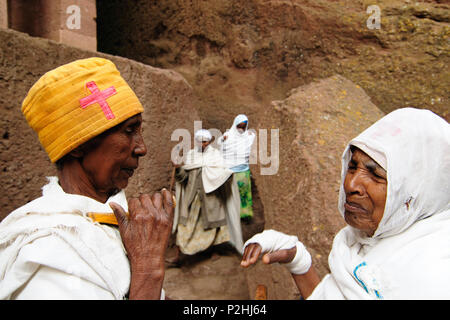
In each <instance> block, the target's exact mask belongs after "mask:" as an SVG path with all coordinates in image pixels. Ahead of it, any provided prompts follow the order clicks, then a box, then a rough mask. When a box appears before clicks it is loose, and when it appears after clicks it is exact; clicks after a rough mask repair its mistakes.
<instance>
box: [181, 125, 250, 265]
mask: <svg viewBox="0 0 450 320" xmlns="http://www.w3.org/2000/svg"><path fill="white" fill-rule="evenodd" d="M194 140H195V147H194V148H193V149H192V150H190V151H189V152H188V154H187V155H186V157H185V164H183V165H175V167H176V171H175V181H176V183H175V190H176V203H177V204H178V205H177V206H176V207H175V218H174V224H173V229H172V231H173V233H175V232H176V245H177V248H178V250H181V252H182V253H183V254H186V255H193V254H196V253H198V252H201V251H204V250H206V249H207V248H209V247H211V246H214V245H218V244H221V243H224V242H228V241H229V242H231V244H232V245H233V246H234V247H235V248H236V249H237V251H238V252H239V253H242V246H243V240H242V232H241V226H240V220H239V207H237V206H236V205H235V203H236V198H237V199H238V198H239V193H238V190H237V186H234V185H233V184H232V181H233V179H232V173H233V171H231V170H230V169H229V168H228V167H227V166H226V165H225V163H224V159H223V157H222V155H221V153H220V151H219V150H217V149H215V148H213V147H212V146H211V145H210V144H211V143H212V142H213V139H212V136H211V133H210V132H209V131H208V130H205V129H201V130H198V131H196V132H195V136H194ZM237 201H238V200H237ZM173 262H179V252H178V253H177V255H176V258H175V259H174V261H173Z"/></svg>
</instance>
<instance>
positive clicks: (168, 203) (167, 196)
mask: <svg viewBox="0 0 450 320" xmlns="http://www.w3.org/2000/svg"><path fill="white" fill-rule="evenodd" d="M161 193H162V198H163V203H162V204H163V208H164V211H165V212H166V214H167V218H168V219H169V220H170V221H172V220H173V213H174V211H175V206H174V203H173V195H172V193H171V192H170V191H168V190H167V189H162V191H161Z"/></svg>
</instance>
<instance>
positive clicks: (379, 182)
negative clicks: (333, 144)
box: [344, 148, 387, 236]
mask: <svg viewBox="0 0 450 320" xmlns="http://www.w3.org/2000/svg"><path fill="white" fill-rule="evenodd" d="M352 150H353V154H352V158H351V160H350V162H349V164H348V170H347V175H346V176H345V180H344V191H345V196H346V202H345V204H344V208H345V214H344V217H345V221H346V222H347V224H349V225H350V226H352V227H354V228H356V229H359V230H361V231H364V232H365V233H366V234H367V235H368V236H372V235H373V234H374V232H375V230H376V229H377V227H378V224H379V223H380V221H381V218H382V217H383V213H384V207H385V204H386V192H387V175H386V171H385V170H384V169H383V168H382V167H381V166H379V165H378V164H377V163H376V162H375V161H374V160H373V159H372V158H370V157H369V156H368V155H367V154H365V153H364V152H363V151H361V150H360V149H358V148H354V149H352Z"/></svg>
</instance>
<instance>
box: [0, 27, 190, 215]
mask: <svg viewBox="0 0 450 320" xmlns="http://www.w3.org/2000/svg"><path fill="white" fill-rule="evenodd" d="M0 43H1V44H2V45H1V50H0V92H1V94H0V115H1V116H0V170H1V171H0V172H1V174H0V186H1V187H0V192H1V194H2V201H1V203H0V205H1V207H0V219H2V218H3V217H5V216H6V215H7V214H8V213H9V212H10V211H12V210H13V209H15V208H17V207H19V206H21V205H23V204H25V203H27V202H28V201H30V200H33V199H35V198H36V197H37V196H39V195H40V194H41V190H40V188H41V186H42V185H43V184H45V176H48V175H53V174H55V168H54V165H52V164H51V163H50V161H49V160H48V157H47V155H46V153H45V151H44V150H43V149H42V147H41V146H40V143H39V141H38V138H37V135H36V134H35V133H34V132H33V131H32V129H31V128H30V127H29V126H28V124H27V123H26V121H25V118H24V117H23V115H22V113H21V111H20V108H21V104H22V101H23V99H24V98H25V96H26V94H27V92H28V90H29V89H30V88H31V86H32V85H33V84H34V82H35V81H36V80H37V79H38V78H39V77H40V76H42V75H43V74H44V73H45V72H47V71H49V70H51V69H53V68H55V67H57V66H60V65H62V64H65V63H68V62H71V61H73V60H77V59H82V58H88V57H91V56H99V57H104V58H108V59H110V60H112V61H113V62H114V63H115V64H116V66H117V68H118V69H119V71H120V72H121V74H122V76H123V77H124V78H125V79H126V81H127V82H128V83H129V85H130V86H131V87H132V88H133V89H134V91H135V92H136V95H137V96H138V97H139V99H140V100H141V102H142V104H143V105H144V108H145V112H144V114H143V118H144V125H143V128H144V139H145V141H146V144H147V149H148V153H147V156H145V157H144V158H142V159H141V161H140V167H139V168H138V170H137V172H136V174H135V176H133V178H132V179H131V180H130V185H129V187H128V188H127V194H128V195H130V196H134V195H137V194H138V193H141V192H153V191H156V190H159V189H161V188H162V187H168V185H169V181H170V173H171V162H170V154H171V149H172V148H173V146H174V145H175V144H176V143H177V141H174V142H172V141H171V139H170V137H171V133H172V131H173V130H175V129H177V128H185V129H187V130H189V131H190V132H191V135H192V131H193V123H194V120H198V114H197V111H196V98H195V96H194V94H193V90H192V88H191V87H190V85H189V84H188V83H187V82H186V81H185V79H184V78H183V77H182V76H181V75H180V74H178V73H176V72H174V71H170V70H162V69H157V68H153V67H151V66H147V65H144V64H142V63H138V62H135V61H132V60H129V59H125V58H121V57H115V56H111V55H106V54H101V53H93V52H88V51H83V50H80V49H77V48H73V47H69V46H66V45H63V44H58V43H55V42H53V41H49V40H45V39H39V38H32V37H29V36H27V35H25V34H23V33H19V32H16V31H12V30H5V29H1V30H0Z"/></svg>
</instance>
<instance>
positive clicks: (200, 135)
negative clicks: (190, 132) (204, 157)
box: [194, 129, 212, 142]
mask: <svg viewBox="0 0 450 320" xmlns="http://www.w3.org/2000/svg"><path fill="white" fill-rule="evenodd" d="M194 138H195V140H196V141H198V142H202V141H211V139H212V135H211V133H210V132H209V131H208V130H206V129H200V130H197V131H196V132H195V134H194Z"/></svg>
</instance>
